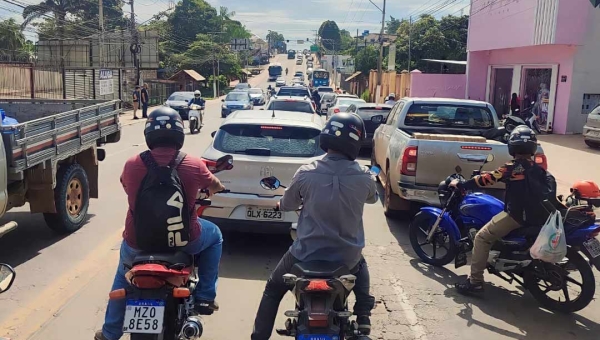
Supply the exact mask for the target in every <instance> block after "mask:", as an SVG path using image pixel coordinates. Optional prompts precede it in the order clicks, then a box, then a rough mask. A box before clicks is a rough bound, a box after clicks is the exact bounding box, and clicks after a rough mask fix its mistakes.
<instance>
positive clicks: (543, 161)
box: [535, 153, 548, 170]
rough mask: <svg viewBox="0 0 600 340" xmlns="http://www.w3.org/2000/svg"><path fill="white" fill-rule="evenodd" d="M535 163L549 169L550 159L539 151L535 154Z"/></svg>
mask: <svg viewBox="0 0 600 340" xmlns="http://www.w3.org/2000/svg"><path fill="white" fill-rule="evenodd" d="M535 164H537V165H539V166H541V167H542V168H544V170H548V159H547V158H546V155H544V154H541V153H538V154H536V155H535Z"/></svg>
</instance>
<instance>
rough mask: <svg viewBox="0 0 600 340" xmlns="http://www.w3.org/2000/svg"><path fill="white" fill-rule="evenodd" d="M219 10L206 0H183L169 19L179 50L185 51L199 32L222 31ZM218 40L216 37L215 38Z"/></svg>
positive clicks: (213, 32) (171, 32)
mask: <svg viewBox="0 0 600 340" xmlns="http://www.w3.org/2000/svg"><path fill="white" fill-rule="evenodd" d="M218 16H219V15H218V14H217V10H216V9H215V8H214V7H212V6H211V5H210V4H208V3H207V2H206V1H204V0H182V1H180V2H178V3H177V5H176V6H175V10H174V11H173V13H172V14H171V15H169V18H168V19H167V21H168V24H169V34H170V36H171V38H172V39H171V40H176V41H177V44H175V45H174V48H175V50H176V51H177V52H183V51H185V50H186V49H187V48H188V46H189V45H190V44H191V43H193V42H194V41H195V40H196V36H197V35H198V34H209V33H210V34H213V35H214V34H215V32H220V25H219V19H218ZM215 40H216V39H215Z"/></svg>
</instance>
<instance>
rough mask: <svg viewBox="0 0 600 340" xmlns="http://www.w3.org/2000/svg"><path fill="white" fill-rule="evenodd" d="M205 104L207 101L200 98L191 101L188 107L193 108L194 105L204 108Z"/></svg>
mask: <svg viewBox="0 0 600 340" xmlns="http://www.w3.org/2000/svg"><path fill="white" fill-rule="evenodd" d="M204 103H206V100H204V99H202V97H200V98H196V97H194V99H192V100H190V103H189V105H188V106H192V105H194V104H196V105H200V106H204Z"/></svg>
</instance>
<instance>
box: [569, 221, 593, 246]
mask: <svg viewBox="0 0 600 340" xmlns="http://www.w3.org/2000/svg"><path fill="white" fill-rule="evenodd" d="M598 229H600V226H598V225H595V224H593V225H591V226H589V227H587V228H582V229H576V230H573V231H571V232H570V233H567V244H568V245H570V246H580V245H582V244H583V242H585V241H587V240H588V239H589V238H590V236H591V235H592V234H593V233H594V232H596V231H597V230H598Z"/></svg>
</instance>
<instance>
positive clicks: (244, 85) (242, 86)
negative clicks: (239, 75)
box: [234, 83, 252, 90]
mask: <svg viewBox="0 0 600 340" xmlns="http://www.w3.org/2000/svg"><path fill="white" fill-rule="evenodd" d="M250 88H252V86H250V84H248V83H239V84H237V85H236V86H235V88H234V90H248V89H250Z"/></svg>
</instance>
